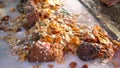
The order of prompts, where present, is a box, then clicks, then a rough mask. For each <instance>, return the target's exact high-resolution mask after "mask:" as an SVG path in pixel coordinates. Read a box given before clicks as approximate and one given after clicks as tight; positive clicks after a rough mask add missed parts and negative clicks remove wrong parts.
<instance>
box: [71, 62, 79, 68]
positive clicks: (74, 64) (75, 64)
mask: <svg viewBox="0 0 120 68" xmlns="http://www.w3.org/2000/svg"><path fill="white" fill-rule="evenodd" d="M69 65H70V68H76V66H77V63H76V62H71V63H70V64H69Z"/></svg>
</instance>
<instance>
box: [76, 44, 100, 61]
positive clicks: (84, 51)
mask: <svg viewBox="0 0 120 68" xmlns="http://www.w3.org/2000/svg"><path fill="white" fill-rule="evenodd" d="M99 52H100V47H99V46H97V44H94V43H88V42H84V43H83V44H81V45H80V46H79V47H78V48H77V55H78V57H79V58H80V59H81V60H83V61H88V60H92V59H95V58H97V57H98V54H99Z"/></svg>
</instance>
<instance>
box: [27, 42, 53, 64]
mask: <svg viewBox="0 0 120 68" xmlns="http://www.w3.org/2000/svg"><path fill="white" fill-rule="evenodd" d="M54 60H55V58H54V56H52V55H51V53H50V51H49V47H47V45H41V44H39V42H37V43H36V44H35V45H34V46H33V47H32V48H31V49H30V50H29V53H28V61H30V62H50V61H54Z"/></svg>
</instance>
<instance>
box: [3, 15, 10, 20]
mask: <svg viewBox="0 0 120 68" xmlns="http://www.w3.org/2000/svg"><path fill="white" fill-rule="evenodd" d="M9 18H10V17H9V16H8V15H6V16H4V17H3V18H2V21H8V20H9Z"/></svg>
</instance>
